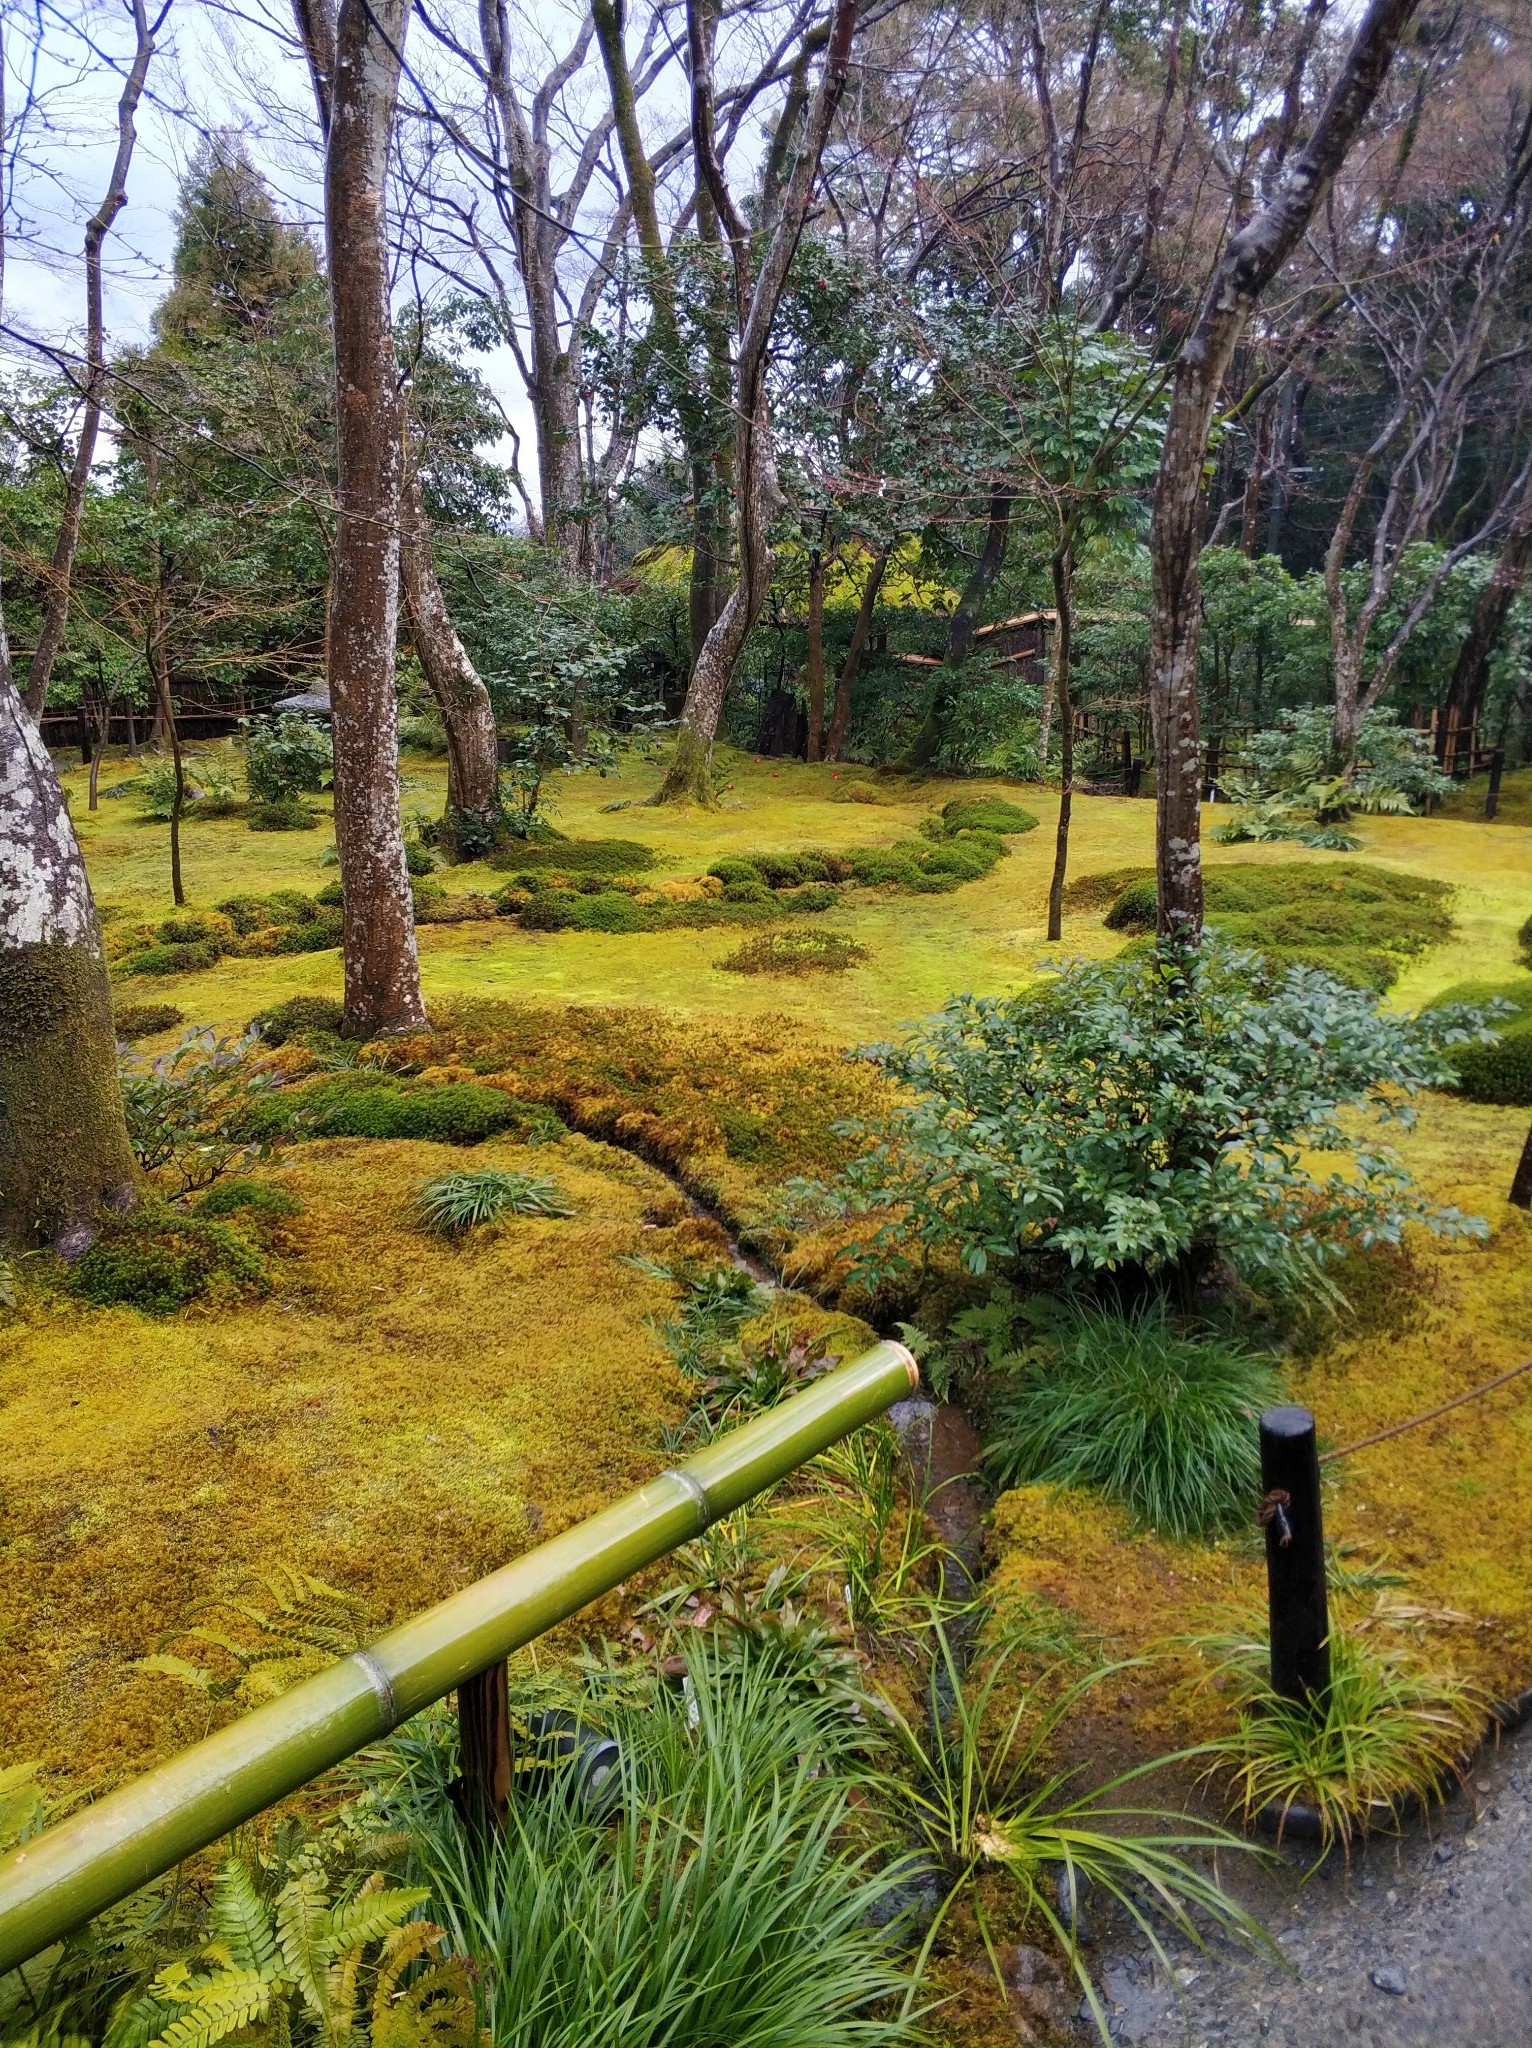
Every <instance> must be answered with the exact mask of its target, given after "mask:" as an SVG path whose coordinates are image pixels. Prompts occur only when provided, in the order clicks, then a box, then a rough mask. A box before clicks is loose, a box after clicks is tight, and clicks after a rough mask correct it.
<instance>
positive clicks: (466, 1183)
mask: <svg viewBox="0 0 1532 2048" xmlns="http://www.w3.org/2000/svg"><path fill="white" fill-rule="evenodd" d="M573 1214H574V1207H573V1204H572V1203H571V1202H570V1201H569V1198H568V1197H567V1196H566V1195H565V1194H564V1193H563V1192H562V1190H561V1189H560V1187H559V1185H558V1183H557V1181H553V1180H548V1179H546V1178H544V1177H539V1176H537V1175H534V1174H529V1173H504V1172H502V1171H501V1170H500V1169H499V1168H498V1167H494V1166H483V1167H479V1168H477V1169H475V1170H474V1171H473V1172H470V1173H446V1174H443V1175H442V1176H441V1178H440V1179H439V1180H432V1181H427V1183H426V1185H425V1186H424V1187H423V1188H422V1189H421V1190H420V1193H419V1194H418V1195H417V1196H416V1197H415V1215H416V1218H417V1219H418V1221H419V1222H420V1223H422V1224H423V1225H424V1226H425V1228H426V1229H427V1230H435V1231H438V1232H439V1233H440V1234H441V1235H442V1236H443V1237H466V1236H467V1235H468V1233H469V1231H470V1230H478V1229H481V1228H482V1227H483V1226H484V1225H485V1224H486V1223H496V1222H498V1221H499V1219H500V1218H501V1217H502V1216H572V1215H573Z"/></svg>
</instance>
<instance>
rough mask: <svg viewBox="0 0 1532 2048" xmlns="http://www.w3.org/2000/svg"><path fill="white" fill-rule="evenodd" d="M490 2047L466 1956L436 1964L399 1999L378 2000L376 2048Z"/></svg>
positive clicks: (374, 2014) (374, 2028)
mask: <svg viewBox="0 0 1532 2048" xmlns="http://www.w3.org/2000/svg"><path fill="white" fill-rule="evenodd" d="M488 2042H489V2035H488V2033H487V2032H485V2031H483V2030H482V2029H481V2028H480V2026H479V2014H478V2007H477V2005H476V2004H475V2001H474V1995H473V1973H472V1970H471V1968H470V1966H469V1964H468V1963H467V1962H466V1961H465V1960H464V1959H463V1957H461V1956H453V1957H451V1958H450V1959H449V1960H448V1961H447V1962H444V1963H432V1964H431V1965H430V1966H429V1967H428V1968H427V1969H425V1970H422V1971H421V1973H420V1975H419V1976H418V1977H417V1978H416V1979H415V1981H414V1983H413V1984H412V1985H411V1986H410V1988H409V1989H408V1991H405V1992H403V1993H401V1994H400V1995H399V1996H398V1997H397V1998H393V1999H391V2000H389V2001H388V2002H386V2003H380V2002H379V2000H378V1999H377V1998H374V2000H373V2008H372V2048H488Z"/></svg>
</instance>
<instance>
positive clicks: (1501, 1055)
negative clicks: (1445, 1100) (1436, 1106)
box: [1428, 975, 1532, 1107]
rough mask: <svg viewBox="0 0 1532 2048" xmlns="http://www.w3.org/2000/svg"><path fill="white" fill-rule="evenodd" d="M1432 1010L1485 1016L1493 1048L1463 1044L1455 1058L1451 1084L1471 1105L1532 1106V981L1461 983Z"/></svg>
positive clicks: (1454, 1054) (1523, 977) (1434, 1003)
mask: <svg viewBox="0 0 1532 2048" xmlns="http://www.w3.org/2000/svg"><path fill="white" fill-rule="evenodd" d="M1428 1007H1429V1011H1436V1010H1448V1011H1451V1010H1456V1009H1463V1008H1467V1009H1469V1010H1476V1011H1478V1012H1480V1013H1481V1015H1482V1016H1483V1018H1484V1021H1485V1022H1486V1023H1487V1024H1488V1026H1489V1028H1490V1030H1491V1031H1493V1032H1494V1033H1495V1041H1494V1043H1493V1044H1483V1043H1480V1044H1465V1045H1461V1046H1458V1047H1457V1048H1456V1049H1455V1050H1454V1052H1453V1055H1452V1065H1453V1069H1454V1071H1455V1074H1456V1079H1455V1081H1453V1082H1452V1083H1451V1084H1450V1085H1451V1086H1452V1087H1453V1088H1454V1089H1455V1091H1456V1092H1457V1093H1458V1094H1459V1095H1466V1096H1467V1097H1468V1099H1469V1100H1470V1101H1471V1102H1498V1103H1503V1104H1506V1105H1508V1106H1512V1107H1514V1106H1522V1107H1525V1106H1527V1105H1528V1104H1532V981H1529V980H1528V979H1527V977H1526V976H1525V975H1520V976H1517V977H1515V978H1513V979H1508V980H1505V981H1460V982H1458V983H1456V984H1455V985H1454V986H1453V987H1452V988H1449V989H1445V990H1443V992H1442V994H1441V995H1439V996H1438V997H1437V998H1436V1000H1435V1001H1434V1002H1433V1003H1431V1004H1430V1005H1429V1006H1428Z"/></svg>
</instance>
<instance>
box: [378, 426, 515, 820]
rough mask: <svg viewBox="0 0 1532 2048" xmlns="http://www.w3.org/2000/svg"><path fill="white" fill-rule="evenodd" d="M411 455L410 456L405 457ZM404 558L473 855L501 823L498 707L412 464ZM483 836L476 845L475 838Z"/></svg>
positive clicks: (455, 810)
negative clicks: (445, 583) (446, 587)
mask: <svg viewBox="0 0 1532 2048" xmlns="http://www.w3.org/2000/svg"><path fill="white" fill-rule="evenodd" d="M406 460H408V458H407V457H406ZM400 566H401V570H402V573H403V581H404V596H405V603H406V605H407V607H408V610H409V618H410V632H411V635H412V637H413V639H414V642H415V652H416V653H417V654H418V655H419V657H420V666H421V668H422V669H423V670H424V671H425V678H426V681H427V683H428V684H429V685H430V687H431V695H432V696H433V697H434V698H435V699H436V708H437V709H438V710H439V711H440V713H441V716H442V724H443V726H444V727H445V728H446V733H447V815H446V817H445V819H444V820H443V832H444V836H445V839H446V842H447V846H448V850H449V851H450V852H452V853H453V855H454V857H458V856H464V857H467V858H470V859H471V858H472V856H473V853H474V852H475V851H482V849H483V844H485V843H487V842H488V841H490V840H492V839H493V838H494V837H495V835H496V833H497V831H498V830H499V826H500V770H499V758H498V755H497V752H496V744H497V743H496V736H495V713H494V707H493V706H492V705H491V703H490V701H489V692H488V690H486V689H485V687H484V682H483V678H482V677H481V676H480V674H479V672H478V670H477V669H476V668H475V667H474V665H473V663H472V661H471V660H470V659H469V655H468V650H467V648H466V647H464V645H463V643H462V641H461V640H460V639H459V638H458V636H457V628H456V627H455V626H454V625H453V623H452V614H451V613H450V612H449V611H448V609H447V600H446V598H445V597H444V596H443V595H442V587H441V582H440V579H439V578H438V576H437V574H436V563H435V560H434V559H433V557H432V553H431V530H430V525H429V522H428V521H427V519H426V508H425V503H424V500H423V499H422V497H421V493H420V479H419V478H418V477H417V476H416V474H415V472H414V470H413V468H411V469H410V470H409V472H408V474H407V477H406V482H405V502H404V530H403V533H402V535H401V539H400ZM470 840H471V841H474V842H477V844H475V845H474V846H470V845H469V844H468V843H467V842H468V841H470Z"/></svg>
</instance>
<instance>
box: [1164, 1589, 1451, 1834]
mask: <svg viewBox="0 0 1532 2048" xmlns="http://www.w3.org/2000/svg"><path fill="white" fill-rule="evenodd" d="M1379 1618H1380V1619H1382V1620H1384V1621H1386V1619H1387V1609H1386V1608H1382V1609H1380V1610H1379ZM1196 1647H1197V1648H1199V1649H1200V1650H1201V1651H1202V1652H1203V1654H1204V1655H1205V1656H1207V1657H1209V1658H1210V1659H1211V1660H1212V1663H1213V1667H1214V1669H1213V1675H1212V1682H1213V1683H1215V1684H1217V1685H1219V1686H1220V1687H1221V1689H1222V1690H1223V1692H1224V1693H1225V1695H1226V1696H1229V1695H1232V1697H1233V1699H1234V1701H1235V1702H1236V1704H1237V1706H1238V1710H1239V1724H1238V1726H1237V1727H1236V1728H1235V1729H1234V1730H1233V1731H1232V1732H1231V1733H1229V1734H1227V1735H1224V1736H1221V1737H1219V1738H1218V1739H1217V1740H1216V1741H1214V1742H1211V1743H1210V1744H1208V1752H1209V1753H1210V1754H1211V1755H1212V1756H1213V1758H1214V1761H1213V1763H1212V1764H1211V1765H1210V1767H1209V1769H1208V1773H1207V1775H1208V1777H1209V1778H1220V1779H1225V1780H1227V1782H1228V1783H1229V1786H1230V1789H1231V1792H1232V1794H1233V1798H1234V1803H1235V1806H1236V1808H1237V1809H1238V1810H1239V1811H1240V1812H1241V1813H1242V1815H1243V1817H1244V1819H1245V1820H1246V1821H1247V1822H1249V1821H1251V1820H1253V1819H1254V1818H1255V1816H1256V1815H1257V1814H1259V1813H1261V1812H1263V1811H1267V1810H1269V1811H1270V1812H1271V1814H1272V1815H1273V1816H1274V1818H1275V1820H1276V1824H1277V1828H1278V1830H1279V1832H1280V1831H1281V1830H1282V1829H1284V1828H1285V1827H1286V1825H1287V1824H1288V1821H1289V1818H1290V1817H1291V1815H1292V1814H1293V1810H1294V1809H1295V1808H1297V1807H1306V1808H1308V1809H1309V1810H1310V1811H1311V1812H1312V1813H1313V1814H1314V1815H1315V1817H1316V1818H1317V1822H1318V1828H1319V1840H1320V1845H1321V1851H1324V1850H1327V1849H1329V1848H1331V1847H1332V1846H1333V1845H1335V1844H1337V1843H1339V1844H1340V1846H1341V1847H1342V1848H1343V1849H1345V1850H1347V1851H1348V1852H1349V1850H1350V1846H1351V1844H1352V1842H1353V1841H1354V1840H1356V1839H1357V1838H1358V1837H1360V1836H1363V1835H1366V1834H1367V1833H1369V1832H1370V1831H1371V1830H1373V1829H1375V1828H1380V1827H1381V1828H1389V1827H1395V1826H1397V1825H1398V1823H1399V1821H1400V1819H1401V1817H1402V1816H1403V1814H1404V1813H1405V1812H1406V1811H1407V1810H1408V1809H1409V1807H1410V1806H1412V1805H1414V1804H1416V1803H1419V1804H1421V1805H1427V1804H1429V1803H1431V1802H1432V1801H1433V1800H1435V1799H1438V1798H1440V1797H1441V1795H1442V1793H1443V1792H1444V1791H1446V1790H1447V1788H1448V1787H1449V1786H1451V1785H1454V1784H1458V1783H1461V1781H1462V1779H1463V1776H1464V1772H1465V1768H1466V1765H1467V1763H1468V1760H1469V1758H1470V1757H1471V1756H1472V1754H1473V1752H1474V1750H1475V1749H1476V1748H1477V1747H1478V1743H1479V1740H1480V1737H1481V1736H1482V1735H1483V1733H1484V1729H1485V1727H1486V1725H1487V1721H1488V1714H1489V1703H1488V1700H1487V1699H1486V1698H1485V1696H1484V1695H1483V1693H1481V1692H1480V1690H1479V1689H1478V1687H1476V1686H1475V1685H1473V1684H1471V1683H1470V1682H1469V1681H1468V1680H1467V1679H1465V1678H1460V1677H1458V1676H1456V1675H1455V1674H1454V1673H1452V1672H1448V1671H1442V1670H1438V1669H1433V1668H1432V1667H1430V1666H1429V1665H1427V1664H1425V1663H1423V1662H1422V1661H1421V1659H1420V1658H1419V1656H1418V1654H1416V1653H1415V1652H1414V1651H1412V1650H1411V1649H1409V1648H1408V1647H1406V1646H1405V1645H1403V1644H1400V1643H1389V1642H1384V1641H1381V1640H1380V1639H1379V1638H1378V1636H1377V1635H1376V1634H1375V1633H1374V1632H1373V1630H1372V1629H1368V1630H1366V1631H1362V1630H1358V1629H1339V1628H1337V1629H1335V1630H1333V1631H1332V1633H1331V1636H1330V1689H1329V1691H1328V1693H1327V1694H1326V1695H1325V1697H1324V1699H1323V1701H1322V1702H1321V1703H1320V1704H1319V1706H1318V1708H1317V1710H1316V1709H1315V1708H1311V1707H1310V1706H1309V1705H1308V1704H1306V1703H1303V1702H1299V1701H1295V1700H1289V1699H1284V1698H1283V1697H1282V1695H1281V1694H1279V1693H1277V1692H1275V1691H1273V1689H1272V1684H1271V1652H1270V1649H1269V1647H1268V1645H1267V1643H1266V1642H1265V1640H1264V1639H1263V1638H1262V1637H1261V1636H1260V1635H1259V1634H1257V1633H1255V1632H1252V1631H1249V1630H1241V1631H1239V1632H1236V1633H1230V1634H1225V1635H1217V1636H1209V1637H1205V1638H1202V1639H1200V1640H1199V1641H1198V1642H1197V1644H1196Z"/></svg>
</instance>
